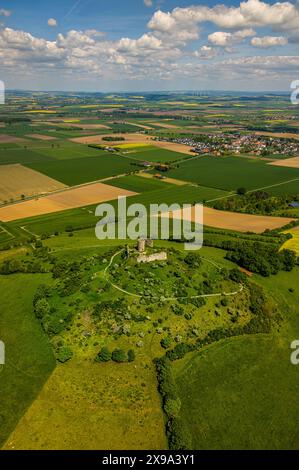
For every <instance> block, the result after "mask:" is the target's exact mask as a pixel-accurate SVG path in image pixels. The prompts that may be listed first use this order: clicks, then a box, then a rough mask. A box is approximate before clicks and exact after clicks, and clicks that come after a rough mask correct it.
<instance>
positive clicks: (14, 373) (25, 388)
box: [0, 274, 55, 446]
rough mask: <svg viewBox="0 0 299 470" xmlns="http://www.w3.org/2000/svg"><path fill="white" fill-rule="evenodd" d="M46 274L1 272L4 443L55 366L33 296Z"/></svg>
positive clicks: (0, 439) (0, 438)
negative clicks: (4, 352) (4, 350)
mask: <svg viewBox="0 0 299 470" xmlns="http://www.w3.org/2000/svg"><path fill="white" fill-rule="evenodd" d="M48 279H49V278H48V276H45V275H30V274H27V275H13V276H6V277H4V276H0V285H1V312H0V336H1V340H2V341H4V343H5V346H6V364H5V366H0V390H1V410H0V446H1V445H2V444H3V443H4V442H5V440H6V439H7V438H8V436H9V434H10V433H11V432H12V431H13V429H14V427H15V426H16V424H17V422H18V421H19V419H20V418H21V416H22V415H23V414H24V412H25V411H26V409H27V408H28V406H29V405H30V404H31V402H32V401H33V400H34V399H35V398H36V396H37V395H38V393H39V391H40V390H41V388H42V386H43V385H44V383H45V381H46V380H47V378H48V376H49V374H50V373H51V372H52V370H53V369H54V367H55V360H54V358H53V353H52V349H51V347H50V345H49V343H48V340H47V338H46V336H45V335H44V333H43V332H42V330H41V328H40V325H39V323H38V322H37V320H36V319H35V317H34V314H33V308H32V298H33V295H34V293H35V290H36V288H37V286H38V284H40V283H41V282H43V281H45V282H48Z"/></svg>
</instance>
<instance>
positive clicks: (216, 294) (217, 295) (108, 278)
mask: <svg viewBox="0 0 299 470" xmlns="http://www.w3.org/2000/svg"><path fill="white" fill-rule="evenodd" d="M123 251H124V248H123V249H121V250H119V251H117V252H116V253H114V255H113V256H112V257H111V259H110V262H109V264H108V265H107V266H106V268H105V269H104V271H103V275H104V277H105V279H106V281H108V282H109V283H110V284H111V286H112V287H114V289H116V290H118V291H120V292H122V293H124V294H126V295H129V296H131V297H135V298H139V299H142V298H143V297H144V296H143V295H140V294H134V293H133V292H129V291H127V290H125V289H122V288H121V287H119V286H118V285H117V284H114V283H113V282H112V281H111V279H110V277H109V273H108V271H109V268H110V266H111V265H112V263H113V261H114V259H115V258H116V256H118V255H119V254H120V253H122V252H123ZM203 259H205V260H206V261H207V262H208V263H211V264H213V265H214V266H215V267H217V269H221V268H220V267H219V266H218V265H217V264H216V263H215V262H214V261H211V260H209V259H207V258H203ZM243 289H244V286H243V284H239V290H237V291H234V292H216V293H215V294H201V295H191V296H184V297H165V300H168V301H175V300H177V299H200V298H204V297H222V296H224V295H225V296H233V295H237V294H240V293H241V292H242V291H243Z"/></svg>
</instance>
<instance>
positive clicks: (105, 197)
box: [0, 183, 137, 222]
mask: <svg viewBox="0 0 299 470" xmlns="http://www.w3.org/2000/svg"><path fill="white" fill-rule="evenodd" d="M135 195H137V193H136V192H133V191H128V190H126V189H121V188H117V187H116V186H109V185H107V184H104V183H92V184H89V185H85V186H81V187H78V188H75V189H73V188H68V189H66V190H65V191H61V192H59V193H56V194H50V195H49V196H46V197H43V198H39V199H34V200H30V201H29V200H28V201H24V202H20V203H18V204H13V205H10V206H5V207H2V208H0V220H2V221H4V222H9V221H13V220H18V219H25V218H28V217H34V216H38V215H45V214H50V213H54V212H61V211H64V210H68V209H75V208H77V207H84V206H89V205H92V204H100V203H101V202H106V201H112V200H115V199H117V198H118V197H119V196H135Z"/></svg>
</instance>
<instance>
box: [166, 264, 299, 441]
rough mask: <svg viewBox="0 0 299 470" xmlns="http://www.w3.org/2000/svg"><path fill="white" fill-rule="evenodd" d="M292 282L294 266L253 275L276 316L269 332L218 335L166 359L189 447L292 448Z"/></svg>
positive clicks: (296, 407) (295, 377) (296, 387)
mask: <svg viewBox="0 0 299 470" xmlns="http://www.w3.org/2000/svg"><path fill="white" fill-rule="evenodd" d="M298 281H299V268H297V269H296V270H295V271H293V272H292V273H285V272H284V273H279V274H278V275H276V276H271V277H270V278H266V279H258V282H259V283H261V284H262V285H263V286H264V287H265V288H266V289H267V292H268V294H269V295H271V296H272V297H273V299H275V301H276V302H277V305H278V308H279V312H280V314H281V316H282V320H281V324H280V325H277V326H276V328H274V330H273V332H272V333H271V334H270V335H253V336H243V337H236V338H231V339H226V340H223V341H221V342H219V343H216V344H213V345H211V346H209V347H207V348H204V349H203V350H201V351H200V352H198V353H195V354H193V355H192V354H189V355H188V356H187V357H185V358H184V359H183V360H180V361H177V362H176V363H174V371H175V376H176V383H177V387H178V391H179V395H180V398H181V400H182V418H183V420H184V422H185V424H186V425H187V426H188V428H189V430H190V431H191V434H192V436H193V441H192V447H193V448H194V449H297V448H298V429H297V425H296V419H295V416H297V415H298V413H299V403H298V400H297V397H298V393H299V367H298V366H297V367H296V366H294V365H292V364H291V363H290V354H291V349H290V344H291V342H292V341H293V340H294V339H298V332H299V316H298V308H297V307H298V303H299V294H298ZM290 289H293V291H290Z"/></svg>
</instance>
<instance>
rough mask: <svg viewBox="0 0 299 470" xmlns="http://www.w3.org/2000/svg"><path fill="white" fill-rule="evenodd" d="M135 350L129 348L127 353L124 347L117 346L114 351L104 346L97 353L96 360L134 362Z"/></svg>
mask: <svg viewBox="0 0 299 470" xmlns="http://www.w3.org/2000/svg"><path fill="white" fill-rule="evenodd" d="M135 357H136V356H135V352H134V351H133V349H129V351H128V352H127V353H126V352H125V351H124V350H123V349H119V348H116V349H114V350H113V351H112V352H111V351H110V350H109V349H108V348H107V347H106V346H104V347H103V348H102V349H101V350H100V351H99V353H98V354H97V356H96V358H95V361H96V362H109V361H111V360H112V361H113V362H118V363H121V362H133V361H135Z"/></svg>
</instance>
